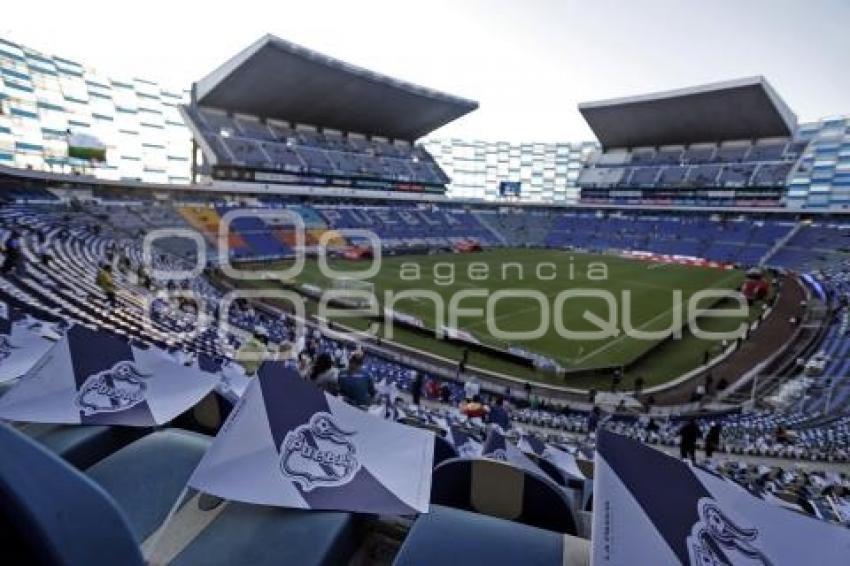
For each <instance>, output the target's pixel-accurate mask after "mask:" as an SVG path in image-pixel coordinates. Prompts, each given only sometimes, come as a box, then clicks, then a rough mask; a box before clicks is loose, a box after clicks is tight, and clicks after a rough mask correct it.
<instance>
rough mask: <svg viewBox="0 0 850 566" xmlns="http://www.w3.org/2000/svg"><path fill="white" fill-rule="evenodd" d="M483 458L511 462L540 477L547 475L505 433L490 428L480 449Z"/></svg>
mask: <svg viewBox="0 0 850 566" xmlns="http://www.w3.org/2000/svg"><path fill="white" fill-rule="evenodd" d="M481 452H482V456H483V457H484V458H491V459H493V460H501V461H503V462H508V463H509V464H513V465H514V466H517V467H518V468H522V469H523V470H525V471H527V472H532V473H534V474H538V475H540V476H542V477H548V476H547V475H546V474H545V473H544V472H543V470H541V469H540V466H538V465H537V464H535V463H534V462H532V461H531V459H530V458H529V457H528V456H526V455H525V454H523V453H522V451H521V450H520V449H519V448H517V447H516V446H514V445H513V444H511V443H510V442H509V441H508V439H507V438H505V435H504V434H502V433H501V432H499V431H498V430H496V429H494V428H491V429H490V430H489V432H488V433H487V439H486V440H485V441H484V447H483V448H482V449H481Z"/></svg>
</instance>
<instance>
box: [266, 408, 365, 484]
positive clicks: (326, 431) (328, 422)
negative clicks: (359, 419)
mask: <svg viewBox="0 0 850 566" xmlns="http://www.w3.org/2000/svg"><path fill="white" fill-rule="evenodd" d="M355 434H357V433H356V432H348V431H344V430H342V429H341V428H340V427H339V425H337V424H336V422H334V420H333V417H332V416H331V415H330V414H328V413H324V412H322V413H316V414H314V415H313V416H312V417H310V422H309V423H307V424H304V425H301V426H299V427H297V428H295V429H293V430H291V431H289V432H288V433H286V437H285V438H284V439H283V442H282V443H281V445H280V471H281V473H283V475H284V476H286V477H287V478H289V479H291V480H292V481H294V482H295V483H297V484H298V485H299V486H300V487H301V489H303V490H304V491H312V490H313V489H314V488H317V487H336V486H340V485H345V484H347V483H348V482H350V481H351V479H352V478H353V477H354V475H355V474H356V473H357V471H358V470H359V469H360V462H359V461H358V460H357V457H356V456H357V448H356V447H355V446H354V444H353V443H352V442H351V441H350V440H349V438H350V437H352V436H354V435H355Z"/></svg>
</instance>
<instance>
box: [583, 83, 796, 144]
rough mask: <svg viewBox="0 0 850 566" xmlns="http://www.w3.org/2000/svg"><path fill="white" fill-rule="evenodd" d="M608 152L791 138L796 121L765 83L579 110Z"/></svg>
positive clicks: (631, 99) (659, 95)
mask: <svg viewBox="0 0 850 566" xmlns="http://www.w3.org/2000/svg"><path fill="white" fill-rule="evenodd" d="M579 111H580V112H581V114H582V115H583V116H584V118H585V120H587V123H588V125H590V127H591V129H592V130H593V132H594V133H595V134H596V137H597V138H598V139H599V141H600V143H601V144H602V146H603V147H604V148H606V149H607V148H615V147H641V146H661V145H680V144H689V143H700V142H719V141H728V140H742V139H757V138H771V137H789V136H791V135H793V133H794V130H795V129H796V122H797V119H796V116H794V114H793V113H792V112H791V110H790V109H789V108H788V106H787V105H786V104H785V102H784V101H783V100H782V99H781V98H780V97H779V95H778V94H777V93H776V91H774V90H773V88H772V87H771V86H770V84H769V83H768V82H767V81H766V80H765V79H764V78H763V77H753V78H746V79H740V80H736V81H728V82H723V83H714V84H710V85H703V86H698V87H692V88H687V89H680V90H675V91H669V92H661V93H653V94H647V95H642V96H634V97H627V98H619V99H613V100H604V101H600V102H587V103H583V104H580V105H579Z"/></svg>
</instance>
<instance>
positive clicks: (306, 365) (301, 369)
mask: <svg viewBox="0 0 850 566" xmlns="http://www.w3.org/2000/svg"><path fill="white" fill-rule="evenodd" d="M296 369H297V371H298V375H300V376H301V377H302V378H304V379H307V378H308V377H309V376H310V371H311V366H310V356H308V355H307V354H306V353H302V354H301V355H300V356H298V367H297V368H296Z"/></svg>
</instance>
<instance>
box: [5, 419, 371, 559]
mask: <svg viewBox="0 0 850 566" xmlns="http://www.w3.org/2000/svg"><path fill="white" fill-rule="evenodd" d="M209 444H210V439H209V438H207V437H205V436H202V435H198V434H194V433H189V432H186V431H180V430H176V429H170V430H164V431H158V432H154V433H151V434H149V435H148V436H146V437H144V438H142V439H141V440H138V441H136V442H134V443H132V444H130V445H128V446H126V447H125V448H123V449H122V450H119V451H118V452H116V453H115V454H113V455H111V456H109V457H108V458H106V459H105V460H103V461H101V462H99V463H98V464H96V465H95V466H93V467H92V468H90V469H89V470H88V472H87V473H86V474H85V475H83V474H81V473H80V472H78V471H76V470H74V469H73V468H71V467H70V466H69V465H68V464H67V463H65V462H63V461H62V460H60V459H59V458H57V457H56V456H55V455H51V454H50V453H49V452H48V451H47V450H46V449H44V448H43V447H40V446H39V445H38V444H37V443H36V442H33V441H32V440H31V439H28V438H27V437H26V436H25V435H23V434H21V433H20V432H17V431H15V430H13V429H11V428H10V427H0V452H2V453H3V457H4V462H5V461H6V458H9V460H8V461H9V462H11V464H10V465H4V466H0V504H2V505H0V518H2V524H0V531H2V532H4V533H14V535H15V537H16V538H15V540H16V541H17V542H16V543H15V544H17V545H18V546H19V547H21V548H15V550H16V551H25V552H26V553H27V554H28V555H29V556H31V557H33V558H35V560H31V561H30V562H34V563H56V564H97V563H98V562H102V563H105V564H122V565H123V564H129V565H134V564H143V563H144V562H143V561H142V556H141V553H140V551H139V545H141V544H143V543H144V542H145V541H146V540H148V539H149V537H151V535H153V534H154V533H155V532H156V531H157V529H158V528H159V527H160V526H161V524H162V523H163V522H164V520H165V519H166V517H167V516H168V513H169V511H171V509H172V507H173V506H174V504H175V502H177V500H178V498H179V497H180V495H181V493H183V490H184V486H185V484H186V480H187V479H188V477H189V475H190V474H191V472H192V471H193V470H194V468H195V466H196V465H197V463H198V461H199V460H200V458H201V456H202V455H203V453H204V451H205V450H206V449H207V447H208V446H209ZM86 476H88V477H86ZM192 505H195V506H197V505H198V499H197V498H192V499H189V500H188V502H186V503H185V504H184V505H183V506H182V507H181V508H180V510H179V511H178V513H177V516H179V515H180V514H181V513H183V512H184V511H185V510H187V509H188V510H189V512H190V516H193V515H191V513H196V514H200V515H198V517H200V519H199V522H200V523H201V524H202V525H203V524H205V523H206V522H207V521H209V523H208V524H206V525H205V527H202V528H199V529H198V530H199V532H198V533H197V534H196V535H195V536H194V537H189V538H188V539H187V540H185V541H184V542H183V544H181V545H180V546H178V547H177V548H178V550H177V551H175V553H174V554H175V555H174V556H173V557H170V558H169V559H168V562H169V563H171V564H204V565H214V564H237V563H249V564H281V563H284V564H338V563H344V562H346V561H347V560H348V559H349V557H350V556H351V555H352V554H353V552H354V549H355V546H356V544H357V542H358V539H357V537H356V535H357V528H356V523H355V521H354V519H353V517H352V516H351V514H349V513H334V512H305V511H298V510H289V509H277V508H273V507H261V506H253V505H246V504H239V503H224V502H218V503H217V505H213V506H209V507H205V508H204V509H203V510H201V509H198V510H195V509H194V508H190V506H192ZM222 505H223V506H224V507H221V506H222ZM219 507H221V508H220V509H218V508H219ZM216 509H218V511H216ZM59 510H62V512H61V513H60V512H58V511H59ZM203 513H214V515H211V516H207V517H203V516H202V515H203ZM190 525H191V523H190ZM175 530H177V531H179V529H175ZM179 534H181V533H179V532H178V536H179ZM3 536H5V535H0V540H4V539H3V538H2V537H3ZM169 536H172V535H171V533H169V528H168V527H166V529H165V531H164V535H163V537H165V539H168V537H169ZM172 540H173V539H172ZM258 541H262V543H261V544H258ZM169 542H171V541H169ZM165 546H166V547H167V546H168V545H165ZM4 548H6V547H4ZM148 550H150V549H148ZM157 551H158V549H157Z"/></svg>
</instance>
